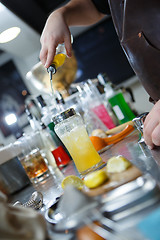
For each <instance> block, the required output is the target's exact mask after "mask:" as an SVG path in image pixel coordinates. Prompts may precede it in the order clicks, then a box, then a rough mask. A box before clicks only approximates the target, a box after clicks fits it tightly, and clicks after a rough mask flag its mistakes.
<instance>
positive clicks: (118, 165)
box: [106, 155, 131, 173]
mask: <svg viewBox="0 0 160 240" xmlns="http://www.w3.org/2000/svg"><path fill="white" fill-rule="evenodd" d="M130 166H131V163H130V162H129V161H128V160H127V159H126V158H125V157H123V156H121V155H119V156H115V157H112V158H110V159H109V160H108V162H107V166H106V171H107V173H116V172H123V171H125V170H126V169H127V168H128V167H130Z"/></svg>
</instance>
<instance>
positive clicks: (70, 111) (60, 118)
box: [52, 108, 76, 125]
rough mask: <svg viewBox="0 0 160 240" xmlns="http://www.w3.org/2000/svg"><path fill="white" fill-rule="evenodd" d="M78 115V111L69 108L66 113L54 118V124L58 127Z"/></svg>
mask: <svg viewBox="0 0 160 240" xmlns="http://www.w3.org/2000/svg"><path fill="white" fill-rule="evenodd" d="M75 114H76V111H75V110H74V108H69V109H67V110H66V111H64V112H61V113H60V114H58V115H56V116H54V117H53V119H52V120H53V123H54V124H55V125H56V124H58V123H60V122H62V121H63V120H65V119H67V118H69V117H72V116H73V115H75Z"/></svg>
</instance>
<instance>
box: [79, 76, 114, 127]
mask: <svg viewBox="0 0 160 240" xmlns="http://www.w3.org/2000/svg"><path fill="white" fill-rule="evenodd" d="M84 91H85V92H86V95H87V100H88V104H89V108H90V110H91V111H92V112H94V113H95V114H96V115H97V116H98V117H99V119H100V120H101V121H102V122H103V123H104V124H105V125H106V127H107V128H108V129H111V128H114V127H115V126H116V125H115V123H114V121H113V119H112V118H111V116H110V115H109V113H108V111H107V109H106V108H105V106H104V104H103V101H102V99H101V95H100V93H99V92H98V89H97V88H96V86H95V85H94V84H93V83H92V81H91V80H88V81H87V83H85V84H84Z"/></svg>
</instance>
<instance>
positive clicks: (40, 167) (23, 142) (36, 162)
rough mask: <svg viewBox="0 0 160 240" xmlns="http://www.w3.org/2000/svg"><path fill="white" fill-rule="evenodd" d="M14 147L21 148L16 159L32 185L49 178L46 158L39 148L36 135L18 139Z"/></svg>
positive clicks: (38, 140) (38, 139)
mask: <svg viewBox="0 0 160 240" xmlns="http://www.w3.org/2000/svg"><path fill="white" fill-rule="evenodd" d="M39 137H40V135H39ZM15 145H16V146H17V147H19V148H21V153H20V154H19V156H18V158H19V160H20V162H21V164H22V166H23V168H24V170H25V171H26V174H27V175H28V177H29V179H30V181H31V182H32V183H38V182H41V181H43V180H45V179H46V178H48V177H49V174H50V171H49V169H48V163H47V158H46V155H45V152H44V151H43V149H41V148H40V145H41V144H40V138H37V136H36V134H30V135H25V136H23V137H21V138H19V139H18V141H17V142H16V143H15Z"/></svg>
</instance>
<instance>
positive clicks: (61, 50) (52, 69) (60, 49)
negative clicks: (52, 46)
mask: <svg viewBox="0 0 160 240" xmlns="http://www.w3.org/2000/svg"><path fill="white" fill-rule="evenodd" d="M71 43H73V37H72V35H71ZM66 57H67V52H66V49H65V45H64V43H61V44H58V46H57V48H56V53H55V56H54V59H53V62H52V64H51V65H50V66H49V68H47V71H48V73H49V75H50V80H52V75H53V74H55V73H56V71H57V69H58V68H59V67H61V66H62V65H63V64H64V62H65V59H66Z"/></svg>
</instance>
